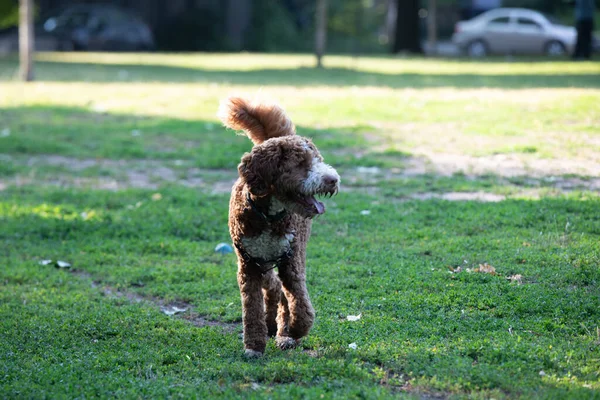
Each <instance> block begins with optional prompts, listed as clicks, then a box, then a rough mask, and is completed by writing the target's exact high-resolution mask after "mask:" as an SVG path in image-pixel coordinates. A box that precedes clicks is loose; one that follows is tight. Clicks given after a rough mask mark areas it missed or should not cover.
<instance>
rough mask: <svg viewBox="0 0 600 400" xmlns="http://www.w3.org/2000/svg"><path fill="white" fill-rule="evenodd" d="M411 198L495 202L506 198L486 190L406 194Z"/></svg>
mask: <svg viewBox="0 0 600 400" xmlns="http://www.w3.org/2000/svg"><path fill="white" fill-rule="evenodd" d="M408 197H409V198H410V199H411V200H430V199H441V200H448V201H478V202H482V203H496V202H499V201H503V200H506V196H503V195H500V194H494V193H486V192H447V193H431V192H425V193H414V194H411V195H409V196H408Z"/></svg>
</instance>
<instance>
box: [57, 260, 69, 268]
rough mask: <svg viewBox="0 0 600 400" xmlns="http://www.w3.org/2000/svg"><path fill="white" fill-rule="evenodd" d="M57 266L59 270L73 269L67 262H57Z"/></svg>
mask: <svg viewBox="0 0 600 400" xmlns="http://www.w3.org/2000/svg"><path fill="white" fill-rule="evenodd" d="M56 266H57V267H58V268H71V264H69V263H68V262H66V261H60V260H59V261H57V262H56Z"/></svg>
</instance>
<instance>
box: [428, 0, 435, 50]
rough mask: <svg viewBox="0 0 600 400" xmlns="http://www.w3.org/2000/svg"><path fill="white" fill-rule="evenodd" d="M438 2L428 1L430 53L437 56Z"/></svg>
mask: <svg viewBox="0 0 600 400" xmlns="http://www.w3.org/2000/svg"><path fill="white" fill-rule="evenodd" d="M436 3H437V1H436V0H428V1H427V41H428V42H429V51H430V52H431V54H433V55H435V54H436V53H437V16H436V15H437V13H436V11H437V4H436Z"/></svg>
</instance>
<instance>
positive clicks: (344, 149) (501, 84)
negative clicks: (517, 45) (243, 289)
mask: <svg viewBox="0 0 600 400" xmlns="http://www.w3.org/2000/svg"><path fill="white" fill-rule="evenodd" d="M313 61H314V60H313V59H312V56H310V55H250V54H240V55H231V54H223V55H216V54H193V55H162V54H84V53H77V54H75V53H74V54H62V53H61V54H50V53H40V54H38V63H37V65H36V67H37V69H36V72H37V76H38V79H39V80H38V81H37V82H33V83H27V84H23V83H19V82H16V81H14V80H13V79H12V74H13V72H14V69H15V67H16V61H15V60H14V59H12V60H10V59H9V60H0V79H4V81H1V82H0V254H1V255H2V257H1V260H0V337H2V340H0V371H1V372H0V374H1V376H2V379H0V398H5V397H6V398H39V397H49V398H61V397H65V398H71V397H82V398H83V397H90V398H96V397H99V398H104V397H117V398H137V397H144V398H171V397H183V398H217V397H225V398H240V397H247V398H253V397H254V398H268V397H273V398H310V399H312V398H340V399H352V398H368V399H371V398H397V397H399V396H400V397H401V396H402V395H408V396H415V397H417V398H418V397H425V398H430V397H440V398H451V397H456V398H474V399H478V398H498V399H501V398H524V399H530V398H536V397H537V398H560V399H562V398H574V399H578V398H595V397H597V392H598V390H600V387H599V386H598V381H599V375H598V371H599V370H600V346H599V342H598V341H599V340H600V336H598V335H599V333H598V332H599V331H598V321H600V316H599V310H600V304H599V301H600V296H599V293H598V287H599V286H598V283H599V282H600V275H599V270H598V265H599V263H600V258H599V257H600V248H599V245H600V241H599V240H598V238H599V235H600V230H599V227H600V219H599V216H600V214H599V213H598V209H599V207H600V204H599V199H598V194H597V193H596V192H597V191H596V190H595V189H593V188H594V186H593V185H594V184H597V183H598V181H597V180H596V177H597V176H600V172H598V173H597V172H596V171H600V130H599V129H598V127H599V126H600V82H598V81H597V79H596V73H597V67H598V65H597V64H594V63H570V62H563V61H556V62H554V61H553V62H546V61H543V60H535V62H529V61H525V60H518V61H515V62H513V61H510V62H507V61H506V60H502V59H493V60H490V61H486V62H483V63H479V62H472V61H466V60H429V59H412V58H409V59H404V58H393V57H369V58H351V57H338V56H332V57H327V59H326V65H327V66H328V69H326V70H324V71H318V70H316V69H314V68H312V63H313ZM239 92H243V93H247V94H249V95H251V96H254V95H255V94H256V93H257V92H261V94H262V95H263V96H265V97H273V98H275V99H277V100H278V101H280V102H281V104H282V105H283V106H285V108H286V109H287V110H288V112H289V114H290V116H291V117H292V118H293V120H294V122H295V124H296V126H297V128H298V132H299V133H300V134H303V135H306V136H311V137H313V139H314V141H315V143H316V144H317V146H318V147H319V148H320V149H321V151H322V153H323V155H324V156H325V158H326V160H327V161H328V162H329V163H331V164H333V165H334V166H335V167H336V168H337V169H338V170H339V171H340V173H341V176H342V184H343V187H342V190H341V191H340V194H339V195H338V196H337V197H335V198H332V199H326V200H325V202H326V203H327V213H326V215H324V216H323V217H321V218H318V219H316V220H315V221H314V225H313V234H312V238H311V241H310V243H309V247H308V252H307V259H308V272H307V279H308V286H309V291H310V295H311V299H312V301H313V303H314V305H315V309H316V310H317V319H316V323H315V326H314V328H313V329H312V331H311V333H310V335H309V336H308V337H307V338H306V339H305V340H304V341H303V342H302V345H301V346H300V348H298V349H295V350H290V351H287V352H281V351H279V350H278V349H276V347H275V346H274V345H273V343H272V342H270V344H269V346H268V347H267V351H266V355H265V357H264V358H263V359H261V360H255V361H251V362H249V361H247V360H245V359H244V357H243V348H242V340H241V338H240V333H241V328H240V324H239V322H240V320H241V307H240V303H239V291H238V288H237V283H236V278H235V274H236V268H235V262H236V261H235V257H234V256H233V255H232V254H229V255H221V254H218V253H216V252H215V251H214V249H215V246H216V245H217V244H219V243H222V242H229V240H230V238H229V235H228V231H227V212H228V194H227V193H226V192H227V191H228V190H229V189H230V187H231V184H232V181H233V179H235V176H236V173H237V169H236V165H237V163H238V162H239V159H240V157H241V155H242V154H243V153H244V152H245V151H248V150H249V149H250V147H251V143H250V141H249V140H248V139H247V138H245V137H243V136H236V135H235V133H234V132H232V131H228V130H225V129H224V128H223V127H222V126H221V125H220V123H219V122H218V120H217V118H216V116H215V113H216V110H217V107H218V104H219V102H220V100H221V99H223V98H224V97H226V96H227V95H229V94H230V93H239ZM465 160H469V161H477V162H484V163H488V164H489V165H491V166H492V167H493V168H492V169H491V170H489V171H487V172H486V173H485V174H482V173H481V171H479V172H478V171H470V170H467V171H463V172H459V173H452V171H453V170H454V168H455V166H456V164H460V163H461V162H464V161H465ZM440 161H445V162H446V163H447V164H443V163H439V164H437V165H448V170H444V169H442V170H436V169H427V168H426V167H428V166H429V164H428V163H435V162H440ZM411 163H415V165H416V166H415V165H413V164H411ZM419 163H421V164H419ZM519 163H524V165H525V167H522V168H521V169H519V171H518V172H519V173H518V174H516V176H512V175H510V172H511V171H510V168H512V167H514V165H519ZM530 166H533V167H532V169H531V170H529V169H527V168H529V167H530ZM563 167H564V168H563ZM411 168H413V170H412V171H411V170H410V169H411ZM361 171H362V172H361ZM107 182H108V183H110V184H107ZM559 182H562V183H568V184H570V185H571V186H569V187H568V188H567V189H565V188H563V187H561V186H560V185H559V184H558V183H559ZM115 183H116V184H115ZM215 188H216V189H218V190H214V189H215ZM223 188H224V189H223ZM107 189H110V190H107ZM486 196H487V197H486ZM444 199H453V200H459V201H446V200H444ZM486 199H487V200H490V202H486ZM49 259H51V260H64V261H67V262H69V263H71V264H72V267H71V270H70V271H69V270H66V269H58V268H55V267H54V266H52V265H40V260H49ZM482 263H488V264H489V265H492V266H493V267H494V268H495V271H496V274H495V275H494V274H486V273H481V272H474V270H475V269H476V268H477V267H478V266H479V264H482ZM459 267H460V268H459ZM469 271H470V272H469ZM517 275H518V276H519V278H518V279H517V278H516V277H515V276H517ZM174 301H177V302H178V304H179V303H181V302H186V303H187V305H186V306H187V307H191V309H189V310H188V311H186V312H185V313H183V314H181V315H182V316H183V318H177V317H172V316H167V315H165V314H164V313H163V312H161V309H160V307H161V306H162V305H165V304H167V303H170V302H174ZM359 314H360V315H361V318H360V319H359V320H358V321H352V322H350V321H348V320H347V319H346V316H348V315H359ZM194 324H195V325H194ZM351 343H355V344H356V349H353V348H350V347H349V344H351Z"/></svg>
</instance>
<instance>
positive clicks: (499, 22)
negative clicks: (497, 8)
mask: <svg viewBox="0 0 600 400" xmlns="http://www.w3.org/2000/svg"><path fill="white" fill-rule="evenodd" d="M508 23H510V17H496V18H493V19H490V20H489V21H488V25H507V24H508Z"/></svg>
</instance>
